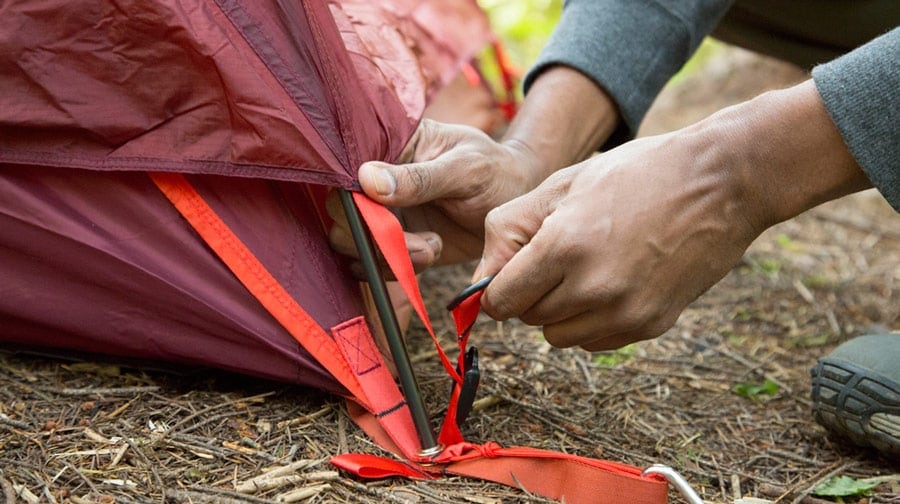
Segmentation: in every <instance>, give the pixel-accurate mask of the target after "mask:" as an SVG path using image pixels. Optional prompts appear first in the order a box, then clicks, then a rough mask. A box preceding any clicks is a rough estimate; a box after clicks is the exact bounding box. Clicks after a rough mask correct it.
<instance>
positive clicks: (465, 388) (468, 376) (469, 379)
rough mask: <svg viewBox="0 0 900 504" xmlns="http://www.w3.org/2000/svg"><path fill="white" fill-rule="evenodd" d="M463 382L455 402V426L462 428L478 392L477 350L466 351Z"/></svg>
mask: <svg viewBox="0 0 900 504" xmlns="http://www.w3.org/2000/svg"><path fill="white" fill-rule="evenodd" d="M461 371H462V375H463V382H462V388H461V389H460V391H459V399H458V400H457V401H456V425H457V426H458V427H462V424H463V423H465V421H466V418H467V417H468V416H469V413H470V412H471V411H472V405H473V404H475V392H476V391H477V390H478V383H479V382H480V381H481V371H480V370H479V369H478V349H477V348H475V347H471V348H469V350H468V351H466V358H465V360H464V361H463V369H462V370H461Z"/></svg>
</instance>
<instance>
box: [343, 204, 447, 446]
mask: <svg viewBox="0 0 900 504" xmlns="http://www.w3.org/2000/svg"><path fill="white" fill-rule="evenodd" d="M338 192H339V193H340V196H341V205H342V206H343V207H344V213H345V214H347V223H348V224H349V225H350V233H351V234H352V235H353V241H354V242H355V243H356V250H357V251H358V252H359V259H360V261H361V262H362V265H363V268H364V269H365V271H366V278H367V280H368V282H369V289H371V291H372V299H373V300H374V301H375V309H376V310H377V311H378V317H379V318H380V319H381V327H382V328H383V329H384V334H385V336H386V337H387V341H388V346H389V347H390V351H391V357H393V359H394V364H395V365H396V366H397V374H398V375H399V376H400V386H401V388H402V390H403V394H404V395H405V399H406V403H407V405H408V406H409V412H410V414H411V415H412V420H413V424H414V425H415V428H416V434H417V435H418V437H419V443H420V444H421V445H422V446H421V448H422V450H421V451H420V452H419V455H421V456H423V457H433V456H435V455H437V454H439V453H440V452H441V449H442V447H441V446H440V445H439V444H438V442H437V441H436V440H435V437H434V431H433V430H432V427H431V421H430V420H429V419H428V414H427V413H426V412H425V404H424V403H423V402H422V394H421V393H420V391H419V384H418V382H417V381H416V375H415V374H414V373H413V369H412V364H411V363H410V361H409V353H408V352H407V350H406V342H405V341H404V340H403V335H402V333H401V331H400V325H399V324H398V323H397V316H396V314H395V313H394V307H393V305H391V299H390V297H389V296H388V292H387V286H386V285H385V283H384V276H383V275H382V273H381V266H380V265H379V263H378V261H377V259H376V258H375V250H374V248H373V247H372V242H371V240H370V239H369V234H368V232H367V229H366V227H365V225H364V224H363V221H362V216H361V215H360V213H359V208H358V207H357V206H356V202H355V201H353V195H352V194H351V193H350V191H347V190H345V189H339V190H338Z"/></svg>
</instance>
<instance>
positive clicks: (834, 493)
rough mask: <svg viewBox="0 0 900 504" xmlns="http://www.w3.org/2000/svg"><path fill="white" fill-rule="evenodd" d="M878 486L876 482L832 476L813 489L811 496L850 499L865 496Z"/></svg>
mask: <svg viewBox="0 0 900 504" xmlns="http://www.w3.org/2000/svg"><path fill="white" fill-rule="evenodd" d="M876 486H878V482H877V481H866V480H857V479H853V478H851V477H850V476H833V477H831V478H829V479H827V480H825V481H823V482H822V483H820V484H819V485H818V486H816V488H814V489H813V491H812V494H813V495H818V496H819V497H851V496H854V495H866V494H868V493H869V491H871V490H872V489H873V488H875V487H876Z"/></svg>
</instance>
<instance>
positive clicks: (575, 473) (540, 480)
mask: <svg viewBox="0 0 900 504" xmlns="http://www.w3.org/2000/svg"><path fill="white" fill-rule="evenodd" d="M354 198H355V200H356V203H357V206H359V209H360V213H361V214H362V216H363V219H365V221H366V224H367V225H368V227H369V230H370V231H371V232H372V236H373V238H374V239H375V241H376V243H377V244H378V246H379V248H380V249H381V252H382V254H383V255H384V256H385V259H386V261H387V262H388V265H389V266H390V267H391V269H392V271H393V272H394V276H395V277H396V278H397V280H398V281H399V282H400V284H401V286H402V287H403V289H404V292H406V294H407V296H408V297H409V299H410V302H411V303H412V305H413V307H415V309H416V312H417V313H418V314H419V316H420V317H421V318H422V320H423V323H424V325H425V327H426V329H428V331H429V333H430V334H431V337H432V339H433V340H434V343H435V345H436V347H437V350H438V354H439V355H440V356H441V362H442V363H443V364H444V367H445V368H450V369H449V370H448V373H449V374H450V375H451V376H452V377H453V379H454V381H455V387H454V393H453V396H452V398H451V402H450V405H449V407H448V412H447V415H446V417H445V419H444V429H443V430H442V431H441V436H440V438H441V439H440V440H441V442H442V443H444V445H445V446H447V448H445V450H444V451H443V452H442V453H441V455H439V456H438V457H437V458H435V459H433V460H431V461H429V462H430V463H428V464H421V465H419V464H416V463H415V462H410V461H398V460H393V459H387V458H384V457H378V456H374V455H365V454H348V455H339V456H337V457H334V458H332V461H331V462H332V464H334V465H335V466H337V467H339V468H341V469H344V470H346V471H349V472H351V473H353V474H356V475H358V476H362V477H368V478H383V477H388V476H402V477H407V478H429V477H435V476H439V475H442V474H457V475H461V476H468V477H474V478H480V479H485V480H490V481H494V482H497V483H502V484H505V485H509V486H513V487H519V488H524V489H525V490H527V491H529V492H533V493H536V494H540V495H543V496H545V497H549V498H552V499H557V500H564V501H565V502H567V503H586V504H587V503H591V504H618V503H621V502H632V503H636V504H663V503H665V502H667V498H668V486H667V484H666V482H665V480H663V479H661V478H659V477H656V476H651V477H643V476H641V470H640V469H638V468H637V467H633V466H629V465H625V464H619V463H615V462H609V461H604V460H596V459H590V458H585V457H578V456H575V455H569V454H565V453H558V452H551V451H546V450H537V449H533V448H521V447H516V448H502V447H500V446H499V445H497V444H496V443H485V444H484V445H474V444H470V443H466V442H464V441H463V440H462V436H461V434H460V433H459V430H458V428H457V427H456V423H455V408H456V404H455V402H456V399H457V398H458V395H459V385H460V379H459V373H458V372H457V369H456V368H455V367H453V366H452V365H450V363H449V359H448V358H447V356H446V354H445V352H444V351H443V350H442V349H441V347H440V345H439V344H438V342H437V338H436V337H435V335H434V331H433V330H432V328H431V324H430V322H429V321H428V314H427V313H426V312H425V308H424V302H423V301H422V297H421V294H420V292H419V288H418V282H417V281H416V278H415V273H414V272H413V268H412V263H411V262H410V259H409V254H408V252H407V250H406V244H405V240H404V238H403V229H402V228H401V226H400V223H399V221H398V220H397V218H396V217H395V216H394V214H392V213H391V212H390V211H388V210H387V209H385V208H384V207H383V206H381V205H379V204H377V203H375V202H373V201H371V200H369V199H368V198H367V197H366V196H365V195H362V194H359V193H354ZM478 298H479V296H472V297H471V298H469V299H467V300H465V301H463V303H461V304H460V306H459V307H457V309H456V310H454V313H453V315H454V319H455V321H456V325H457V331H458V333H459V338H458V343H459V346H460V356H462V355H464V354H465V346H466V343H467V340H468V334H469V330H470V329H471V326H472V323H473V322H474V321H475V317H476V316H477V315H478V306H479V299H478ZM356 413H357V415H355V416H354V420H356V421H357V423H359V425H360V426H361V427H363V429H364V430H365V431H366V432H367V433H369V434H370V435H371V436H373V438H374V439H376V440H378V439H379V438H385V437H386V436H385V435H384V433H383V432H381V431H380V427H381V426H379V425H378V424H375V422H372V420H371V418H370V417H371V415H368V414H366V413H365V412H360V411H357V412H356ZM448 426H449V427H448ZM450 439H458V441H456V442H448V440H450ZM388 449H390V448H389V447H388Z"/></svg>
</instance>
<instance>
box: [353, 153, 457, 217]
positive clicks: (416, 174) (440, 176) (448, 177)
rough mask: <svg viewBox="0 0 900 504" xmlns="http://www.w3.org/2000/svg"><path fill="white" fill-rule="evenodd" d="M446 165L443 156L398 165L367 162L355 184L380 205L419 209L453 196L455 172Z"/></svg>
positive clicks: (361, 167)
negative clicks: (426, 204) (420, 206)
mask: <svg viewBox="0 0 900 504" xmlns="http://www.w3.org/2000/svg"><path fill="white" fill-rule="evenodd" d="M450 164H452V159H449V158H448V157H447V156H443V157H439V158H437V159H434V160H431V161H423V162H419V163H408V164H399V165H393V164H389V163H383V162H380V161H369V162H367V163H364V164H363V165H362V166H360V168H359V183H360V185H361V186H362V189H363V191H364V192H365V193H366V195H367V196H369V197H370V198H372V199H374V200H375V201H377V202H379V203H381V204H383V205H388V206H393V207H401V208H402V207H410V206H416V205H421V204H423V203H429V202H431V201H435V200H438V199H441V198H447V197H454V196H456V195H457V194H456V193H457V192H458V191H459V189H460V183H459V180H458V179H459V171H458V170H454V169H452V167H451V166H450Z"/></svg>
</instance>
